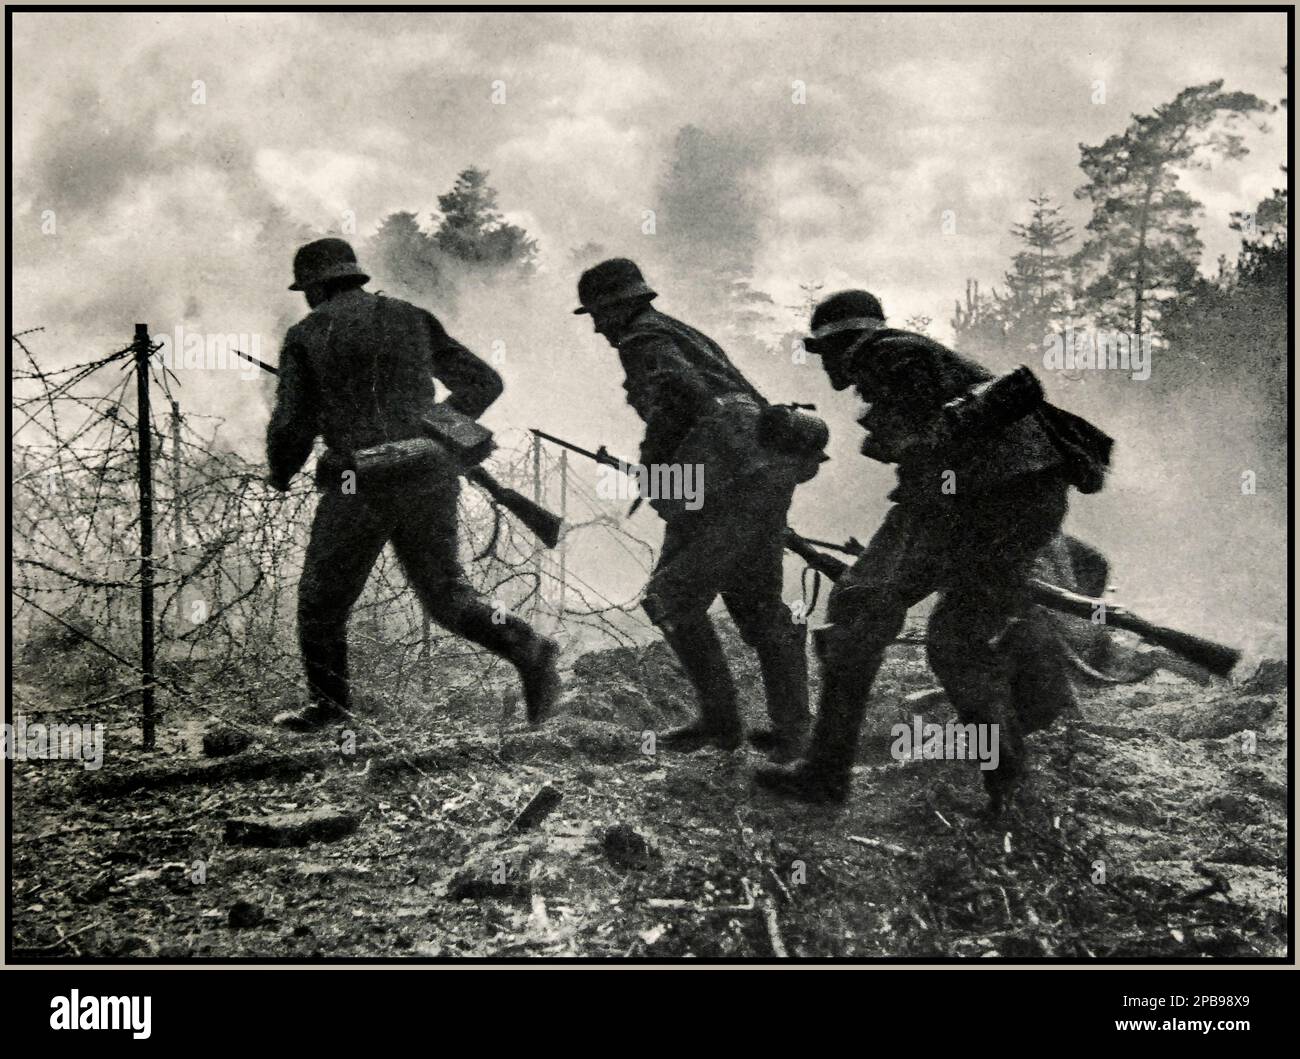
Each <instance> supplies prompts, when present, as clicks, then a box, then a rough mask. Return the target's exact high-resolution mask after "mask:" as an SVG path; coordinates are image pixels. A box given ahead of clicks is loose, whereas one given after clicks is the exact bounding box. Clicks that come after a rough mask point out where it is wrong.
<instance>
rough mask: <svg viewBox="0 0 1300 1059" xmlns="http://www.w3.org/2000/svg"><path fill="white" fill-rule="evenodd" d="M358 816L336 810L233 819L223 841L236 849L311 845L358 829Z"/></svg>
mask: <svg viewBox="0 0 1300 1059" xmlns="http://www.w3.org/2000/svg"><path fill="white" fill-rule="evenodd" d="M359 823H360V820H359V818H358V817H356V816H354V815H353V814H351V813H344V812H340V811H339V810H337V809H330V808H321V809H313V810H312V811H310V812H306V813H280V814H278V815H275V816H253V817H248V816H246V817H232V818H231V819H229V820H227V821H226V836H225V837H226V841H227V842H228V843H230V844H231V845H235V846H266V847H270V848H277V849H278V848H283V847H286V846H305V845H308V844H309V843H311V842H333V841H335V840H337V839H340V838H346V837H347V836H348V835H350V834H352V832H353V831H355V830H356V829H357V825H358V824H359Z"/></svg>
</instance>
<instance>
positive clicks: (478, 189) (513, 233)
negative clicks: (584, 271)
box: [433, 166, 537, 273]
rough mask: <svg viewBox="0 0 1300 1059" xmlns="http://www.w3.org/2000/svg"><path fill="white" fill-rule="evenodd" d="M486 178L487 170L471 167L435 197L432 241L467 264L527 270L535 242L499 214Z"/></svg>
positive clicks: (530, 267) (534, 254)
mask: <svg viewBox="0 0 1300 1059" xmlns="http://www.w3.org/2000/svg"><path fill="white" fill-rule="evenodd" d="M487 178H488V173H487V170H484V169H477V168H475V167H473V166H471V167H470V168H469V169H466V170H464V171H462V172H461V174H460V175H459V176H458V177H457V178H456V183H455V185H454V186H453V187H452V189H451V190H450V191H449V192H447V194H445V195H439V196H438V210H439V212H440V213H441V215H442V216H441V220H440V222H439V225H438V229H437V231H436V232H434V236H433V239H434V242H435V244H436V245H437V247H438V249H439V250H441V251H442V252H443V253H445V254H446V255H447V256H448V257H452V258H455V259H456V260H458V261H463V262H466V263H467V264H471V265H485V266H490V267H495V268H508V267H514V268H517V269H519V270H521V271H524V272H529V273H531V272H532V271H534V269H535V268H536V266H537V241H536V240H535V239H531V238H529V235H528V233H527V232H526V231H524V230H523V229H522V228H520V227H518V226H517V225H514V224H510V223H508V222H507V221H506V219H505V218H504V217H503V216H502V215H501V211H500V210H498V209H497V193H496V190H495V189H494V188H493V187H492V186H491V185H489V184H488V182H487Z"/></svg>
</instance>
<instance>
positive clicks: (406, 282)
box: [366, 211, 445, 297]
mask: <svg viewBox="0 0 1300 1059" xmlns="http://www.w3.org/2000/svg"><path fill="white" fill-rule="evenodd" d="M366 257H367V259H368V260H369V261H370V263H371V267H373V268H374V269H375V271H376V272H377V273H378V275H379V278H380V279H381V280H382V282H384V283H387V284H393V285H397V286H399V287H401V288H403V293H408V294H412V295H416V296H417V297H418V296H424V297H431V296H433V295H435V294H440V293H442V291H443V288H444V286H445V274H444V273H445V263H444V261H443V260H442V254H441V251H439V249H438V247H437V245H436V244H435V243H434V241H433V238H432V237H431V236H429V235H427V234H425V232H424V231H422V230H421V228H420V222H419V220H418V219H417V218H416V215H415V214H414V213H409V212H406V211H400V212H398V213H390V214H389V215H388V216H387V217H385V218H384V221H383V223H382V224H381V225H380V226H379V230H378V231H376V232H375V234H374V235H373V236H372V237H371V239H370V243H369V246H368V249H367V254H366Z"/></svg>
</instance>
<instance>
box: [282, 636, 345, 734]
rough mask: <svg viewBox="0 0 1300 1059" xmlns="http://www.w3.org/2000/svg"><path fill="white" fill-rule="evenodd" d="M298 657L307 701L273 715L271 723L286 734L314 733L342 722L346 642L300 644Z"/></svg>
mask: <svg viewBox="0 0 1300 1059" xmlns="http://www.w3.org/2000/svg"><path fill="white" fill-rule="evenodd" d="M302 655H303V669H304V670H305V672H306V676H307V694H308V696H309V697H310V700H311V701H310V702H309V703H308V705H306V706H303V707H302V708H300V709H297V710H286V711H284V712H283V713H278V714H276V715H275V717H274V718H273V719H272V721H271V723H272V724H274V725H276V726H277V727H280V728H284V729H285V730H286V731H290V732H314V731H317V730H318V729H320V728H324V727H325V726H326V725H329V724H334V723H336V722H341V721H344V720H346V719H347V717H348V710H349V708H350V707H351V696H350V691H349V687H348V646H347V641H346V640H344V641H341V642H335V643H303V644H302Z"/></svg>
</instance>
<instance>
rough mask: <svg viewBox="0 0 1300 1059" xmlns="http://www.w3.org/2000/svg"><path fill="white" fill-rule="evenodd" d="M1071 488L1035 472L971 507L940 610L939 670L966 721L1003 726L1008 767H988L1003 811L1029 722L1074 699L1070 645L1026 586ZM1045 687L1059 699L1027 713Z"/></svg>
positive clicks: (932, 652)
mask: <svg viewBox="0 0 1300 1059" xmlns="http://www.w3.org/2000/svg"><path fill="white" fill-rule="evenodd" d="M1067 488H1068V487H1067V486H1066V485H1065V483H1064V482H1063V481H1059V480H1057V479H1056V478H1054V477H1052V476H1050V475H1049V476H1044V477H1041V478H1035V479H1029V480H1026V481H1024V482H1021V483H1017V485H1016V486H1015V488H1014V489H1009V490H1008V491H1007V492H1006V493H1005V494H1000V495H996V496H991V497H989V498H988V501H987V503H985V504H983V505H981V506H977V507H975V508H972V509H970V510H969V511H967V512H966V513H965V514H964V518H963V519H962V523H961V525H962V528H963V529H964V533H963V535H962V537H961V539H960V544H959V546H958V552H959V554H958V555H957V557H956V559H955V561H954V564H953V571H954V574H953V577H952V578H951V580H950V581H949V585H948V591H946V592H945V594H944V596H943V598H942V599H941V600H940V601H939V604H938V606H936V608H935V610H934V612H933V614H931V616H930V626H929V631H928V634H927V637H926V642H927V648H928V650H927V653H928V655H929V660H930V668H931V669H933V670H934V673H935V676H937V677H938V678H939V681H940V683H941V684H943V686H944V690H945V691H946V692H947V693H948V697H949V699H950V700H951V701H952V704H953V707H954V708H955V709H956V711H957V715H958V718H959V719H960V720H961V721H962V722H963V723H966V724H970V723H974V724H988V725H994V724H996V725H997V726H998V728H997V731H998V748H999V749H998V757H999V761H998V766H997V768H995V769H987V770H984V773H983V775H984V783H985V787H986V788H987V789H988V792H989V796H990V800H991V803H992V808H993V809H994V810H995V811H996V810H998V809H999V808H1001V807H1002V806H1003V805H1004V804H1005V803H1006V802H1007V801H1008V800H1009V799H1010V798H1011V797H1012V796H1013V795H1014V793H1015V791H1016V790H1017V788H1018V787H1019V785H1020V782H1021V780H1022V778H1023V775H1024V772H1025V760H1024V733H1025V731H1026V727H1027V724H1026V722H1029V724H1032V723H1033V722H1034V720H1035V718H1034V716H1033V714H1035V713H1036V712H1037V711H1039V710H1044V711H1047V712H1051V710H1052V707H1053V705H1055V706H1056V707H1060V708H1064V706H1065V705H1068V703H1069V702H1071V701H1072V698H1071V697H1070V695H1071V692H1070V689H1069V684H1068V680H1067V679H1066V678H1065V674H1064V672H1063V671H1062V670H1061V669H1059V668H1055V667H1054V665H1053V660H1054V659H1056V658H1057V657H1059V652H1060V645H1059V643H1058V642H1057V641H1056V640H1055V638H1054V636H1053V634H1052V633H1051V630H1050V629H1048V628H1047V626H1046V624H1045V622H1043V620H1042V619H1043V615H1042V614H1041V612H1040V611H1038V610H1037V609H1036V608H1033V607H1031V606H1030V605H1029V601H1028V598H1027V594H1026V590H1025V580H1026V578H1027V577H1028V576H1029V574H1030V573H1031V572H1032V570H1033V569H1034V567H1035V564H1036V563H1037V562H1038V561H1039V559H1040V557H1041V555H1042V552H1043V550H1044V549H1046V548H1048V547H1049V545H1051V544H1052V543H1053V541H1054V540H1055V538H1056V537H1057V535H1058V533H1059V531H1060V525H1061V520H1062V519H1063V518H1064V516H1065V509H1066V490H1067ZM1039 692H1043V693H1046V694H1050V695H1053V696H1056V697H1057V701H1056V702H1055V703H1054V704H1053V703H1038V704H1034V705H1032V706H1030V707H1029V708H1028V709H1027V710H1026V711H1025V716H1022V711H1021V709H1020V706H1021V701H1020V696H1022V695H1032V694H1037V693H1039ZM1061 696H1065V698H1064V699H1062V698H1061ZM1052 715H1053V716H1054V713H1053V714H1052ZM1040 726H1041V725H1040Z"/></svg>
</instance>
